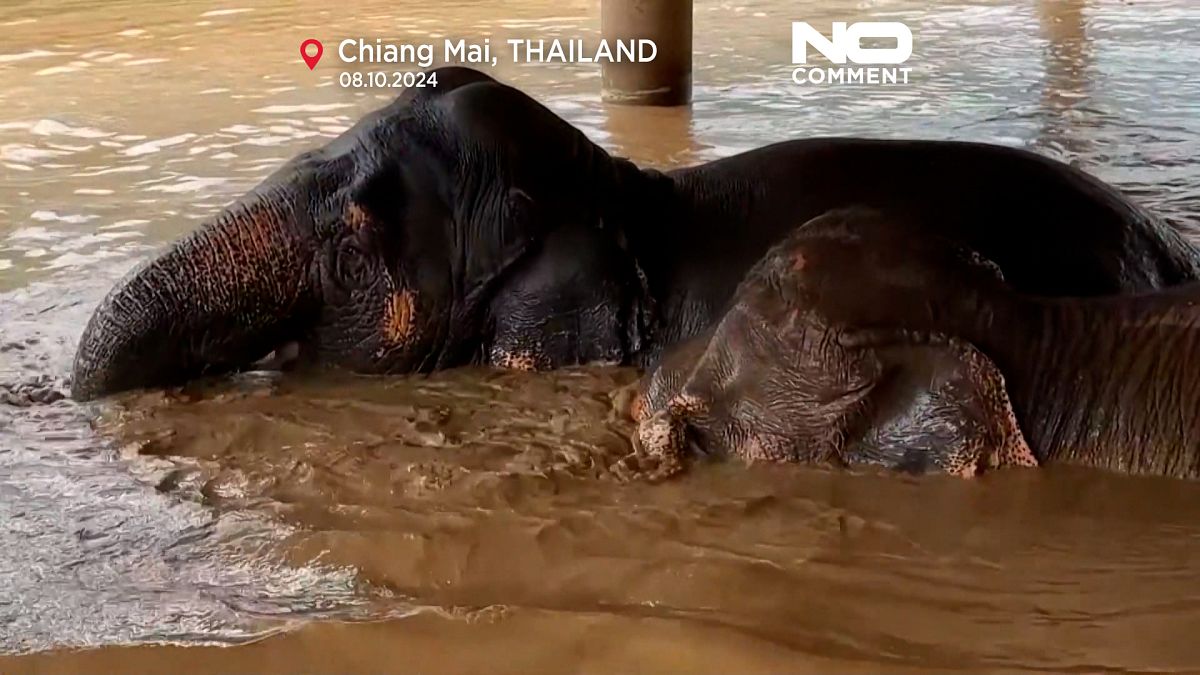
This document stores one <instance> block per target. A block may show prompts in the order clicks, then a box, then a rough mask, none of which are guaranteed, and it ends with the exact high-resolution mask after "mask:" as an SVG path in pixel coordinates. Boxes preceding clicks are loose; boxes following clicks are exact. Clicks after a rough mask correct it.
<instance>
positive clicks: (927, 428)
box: [636, 208, 1200, 478]
mask: <svg viewBox="0 0 1200 675" xmlns="http://www.w3.org/2000/svg"><path fill="white" fill-rule="evenodd" d="M1193 357H1196V358H1193ZM1198 378H1200V284H1196V283H1192V284H1186V285H1182V286H1179V287H1175V288H1170V289H1164V290H1160V291H1156V292H1149V293H1142V294H1132V295H1122V296H1110V297H1104V298H1046V297H1040V296H1030V295H1028V294H1024V293H1021V292H1019V291H1017V290H1015V289H1014V288H1013V287H1012V285H1011V284H1010V283H1009V282H1008V280H1007V279H1006V278H1005V276H1004V273H1003V271H1002V270H1001V269H1000V268H999V267H997V266H996V265H994V264H993V263H992V262H991V261H989V260H987V259H986V258H985V257H983V256H981V255H980V254H979V253H978V252H977V251H973V250H971V249H970V248H969V247H966V246H964V245H963V244H962V243H961V242H960V241H958V240H956V239H953V238H949V237H943V236H929V234H928V230H927V228H925V227H924V226H923V225H921V223H920V222H919V221H909V220H906V219H905V218H903V217H898V216H894V215H891V214H887V213H886V212H878V211H873V210H870V209H855V208H851V209H839V210H835V211H832V212H830V213H827V214H824V215H822V216H819V217H817V218H815V219H813V220H812V221H810V222H808V223H806V224H805V225H804V226H803V227H800V228H797V229H796V230H795V231H793V232H792V233H791V234H790V235H788V236H787V237H785V238H784V240H783V241H782V242H781V243H779V244H777V245H776V246H775V247H774V248H772V250H771V251H769V252H768V253H767V255H766V256H764V257H763V259H762V260H761V261H759V263H758V264H756V265H755V266H754V267H753V268H752V269H751V271H750V272H749V273H748V274H747V275H746V277H745V279H744V280H743V282H742V284H741V285H740V286H739V288H738V290H737V291H736V293H735V294H734V298H733V301H732V302H731V303H730V306H729V308H728V310H727V311H726V312H725V313H724V314H723V316H722V317H721V318H720V319H719V320H718V321H716V322H715V323H714V325H713V326H712V327H710V328H709V329H708V330H707V331H706V332H705V333H704V334H702V335H700V336H697V337H696V338H693V339H692V340H691V341H689V342H687V343H684V344H682V345H680V346H677V347H675V348H674V349H672V350H671V352H670V353H669V354H668V356H667V357H666V358H664V359H663V360H662V362H661V363H660V365H659V367H658V368H657V369H656V370H655V371H653V372H652V373H651V374H650V375H649V376H648V377H647V378H646V382H645V391H644V398H643V399H641V401H642V404H641V405H640V406H639V407H638V409H637V410H636V416H637V417H638V418H639V419H640V424H639V429H638V435H637V437H638V440H640V442H641V445H642V449H643V451H645V453H646V454H648V455H650V456H656V457H658V458H660V459H662V460H667V461H659V462H656V463H653V464H651V465H650V466H652V467H653V470H654V471H655V472H656V473H658V474H660V475H661V474H663V473H664V472H665V473H671V472H674V471H676V470H678V469H679V468H681V467H682V462H681V460H682V459H683V457H682V455H683V453H684V452H685V450H687V449H688V448H689V447H695V448H699V449H700V450H702V451H704V452H713V453H729V454H733V455H740V456H742V457H745V458H748V459H768V460H789V461H816V462H823V463H833V464H839V465H853V464H875V465H883V466H887V467H891V468H896V469H902V470H911V471H917V472H925V471H944V472H947V473H952V474H957V475H963V476H972V475H975V474H976V473H978V472H980V471H984V470H987V469H990V468H993V467H996V466H1000V465H1026V466H1032V465H1040V464H1046V463H1071V464H1081V465H1086V466H1094V467H1100V468H1105V469H1110V470H1116V471H1122V472H1128V473H1137V474H1147V475H1163V476H1174V477H1185V478H1200V389H1197V387H1196V382H1197V379H1198Z"/></svg>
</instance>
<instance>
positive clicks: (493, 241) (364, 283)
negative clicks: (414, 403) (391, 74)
mask: <svg viewBox="0 0 1200 675" xmlns="http://www.w3.org/2000/svg"><path fill="white" fill-rule="evenodd" d="M433 72H434V73H435V74H436V76H437V81H438V86H437V87H436V88H432V89H428V88H427V89H411V90H408V91H407V92H405V94H403V95H402V96H400V97H399V98H398V99H397V100H396V101H395V102H393V103H392V104H391V105H389V106H387V107H385V108H383V109H380V110H378V111H376V112H374V113H372V114H370V115H368V116H366V117H365V118H364V119H363V120H361V121H360V122H359V123H358V124H357V125H355V127H354V128H352V129H350V130H349V131H347V132H346V133H344V134H343V135H342V136H340V137H338V138H337V139H334V140H333V141H331V142H330V143H329V144H328V145H326V146H325V147H323V148H320V149H317V150H314V151H311V152H308V153H305V154H303V155H301V156H299V157H297V158H295V159H293V160H291V161H290V162H288V163H287V164H286V165H284V166H283V167H282V168H281V169H279V170H278V171H277V172H276V173H275V174H273V175H272V176H270V177H269V178H268V179H267V180H266V181H264V182H263V183H262V184H261V185H259V186H258V187H257V188H255V189H254V190H252V191H251V192H250V193H249V194H248V195H246V196H244V197H243V198H242V199H240V200H238V202H237V203H235V204H234V205H233V206H230V207H229V208H227V209H226V210H225V211H224V212H223V213H221V214H220V215H218V216H217V217H216V218H215V219H213V220H212V221H210V222H208V223H206V224H204V225H203V226H201V227H200V228H199V229H198V230H196V231H194V232H192V233H191V234H189V235H187V236H185V237H184V238H183V239H181V240H180V241H178V242H176V243H175V244H173V245H172V246H170V247H169V248H168V249H167V250H166V251H165V252H164V253H162V254H161V255H159V256H158V257H156V258H154V259H152V260H150V261H149V262H147V263H145V264H144V265H142V266H141V267H139V268H138V269H136V270H134V271H133V272H132V273H131V274H130V275H129V276H127V277H126V278H125V279H124V280H123V281H121V282H120V283H119V284H117V286H116V287H115V288H114V289H113V290H112V291H111V292H110V293H109V295H108V296H107V297H106V298H105V300H104V301H103V302H102V303H101V304H100V306H99V308H98V309H97V310H96V312H95V314H94V315H93V316H92V318H91V321H90V322H89V323H88V325H87V327H86V329H85V330H84V333H83V337H82V338H81V341H80V344H79V348H78V352H77V354H76V357H75V363H74V373H73V378H72V379H73V381H72V393H73V396H74V397H75V398H77V399H80V400H86V399H90V398H95V397H97V396H102V395H105V394H109V393H113V392H117V391H121V390H125V389H132V388H139V387H152V386H164V385H170V384H176V383H181V382H183V381H186V380H188V379H190V378H194V377H197V376H200V375H205V374H214V373H221V372H229V371H235V370H238V369H242V368H245V367H247V366H249V365H250V364H253V363H255V362H256V361H257V360H259V359H261V358H262V357H264V356H266V355H268V354H270V353H272V352H274V351H276V350H278V349H280V348H281V347H283V346H285V345H288V346H291V345H293V344H294V345H297V346H298V347H299V351H300V353H302V354H304V355H306V356H308V357H312V358H314V359H316V360H319V361H321V362H325V363H330V364H334V365H337V366H341V367H345V368H348V369H351V370H354V371H359V372H415V371H429V370H433V369H436V368H441V367H449V366H453V365H457V364H461V363H465V362H469V361H470V360H472V359H473V358H475V357H476V356H477V355H478V354H479V353H481V352H482V351H485V350H486V349H487V345H486V344H484V342H486V340H487V331H488V330H489V329H490V327H491V326H492V324H494V322H495V317H494V316H492V315H491V314H490V313H489V312H490V311H491V310H490V308H492V307H494V306H496V305H497V303H496V301H495V300H496V295H497V294H498V293H500V292H502V289H503V288H504V287H505V286H506V285H507V284H511V283H513V279H511V278H510V277H511V276H512V275H513V274H515V273H517V272H515V271H519V270H520V269H523V268H528V267H529V265H530V259H531V258H536V256H537V255H538V251H539V247H540V245H541V243H542V242H543V241H544V240H545V239H546V238H547V237H548V236H549V235H550V234H552V233H553V232H556V231H559V230H562V229H564V228H577V229H579V230H580V231H585V232H588V233H591V234H589V236H594V235H595V233H599V232H601V231H602V230H601V226H602V223H604V222H605V221H611V220H612V219H613V218H616V217H619V216H618V215H617V214H616V211H617V209H619V208H621V207H620V204H621V203H622V198H621V197H620V193H621V192H622V191H623V190H625V189H626V188H628V187H630V186H632V185H636V184H638V183H640V182H642V181H644V180H646V179H647V178H646V174H643V173H642V172H641V171H640V170H638V169H637V168H636V167H634V166H633V165H632V164H630V163H629V162H627V161H625V160H619V159H614V158H612V157H610V156H608V155H607V154H606V153H605V152H604V151H603V150H601V149H600V148H599V147H597V146H596V145H594V144H593V143H591V142H590V141H589V140H588V139H587V138H586V137H585V136H584V135H583V134H582V133H580V132H579V131H578V130H576V129H574V128H573V127H571V126H570V125H568V124H567V123H566V122H565V121H563V120H562V119H560V118H559V117H557V116H556V115H554V114H553V113H552V112H550V111H549V110H548V109H546V108H545V107H543V106H541V105H540V104H538V103H536V102H535V101H533V100H532V99H530V98H529V97H527V96H525V95H524V94H522V93H521V92H519V91H517V90H516V89H513V88H511V87H508V86H505V85H503V84H500V83H498V82H496V81H494V80H492V79H491V78H490V77H488V76H486V75H483V74H482V73H478V72H476V71H473V70H469V69H465V68H442V69H438V70H436V71H433ZM605 236H607V235H605ZM612 241H616V238H615V237H614V238H612ZM610 248H611V247H610ZM614 250H615V249H614ZM606 251H607V253H606V255H616V254H614V253H612V251H611V250H608V249H606ZM615 277H616V278H617V281H618V283H619V284H621V285H622V288H624V284H625V283H626V278H627V275H624V273H623V272H621V273H616V274H615ZM606 281H612V280H606ZM609 286H611V284H609ZM635 291H636V289H632V290H630V292H631V293H634V292H635ZM500 304H503V303H500ZM619 311H620V310H619V309H617V308H614V313H618V312H619ZM614 320H615V319H614Z"/></svg>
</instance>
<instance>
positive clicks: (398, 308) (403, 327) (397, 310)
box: [382, 288, 416, 345]
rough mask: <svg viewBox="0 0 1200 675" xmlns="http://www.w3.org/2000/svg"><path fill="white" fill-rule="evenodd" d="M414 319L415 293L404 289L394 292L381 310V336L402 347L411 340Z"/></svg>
mask: <svg viewBox="0 0 1200 675" xmlns="http://www.w3.org/2000/svg"><path fill="white" fill-rule="evenodd" d="M415 318H416V293H414V292H413V291H411V290H409V289H407V288H405V289H401V290H399V291H394V292H393V293H392V294H391V295H390V296H389V297H388V300H387V303H386V304H385V305H384V308H383V325H382V330H383V336H384V338H385V339H386V340H387V341H388V342H390V343H392V344H394V345H403V344H405V343H406V342H408V340H409V339H410V338H412V335H413V330H414V319H415Z"/></svg>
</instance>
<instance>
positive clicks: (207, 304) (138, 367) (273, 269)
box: [71, 193, 313, 400]
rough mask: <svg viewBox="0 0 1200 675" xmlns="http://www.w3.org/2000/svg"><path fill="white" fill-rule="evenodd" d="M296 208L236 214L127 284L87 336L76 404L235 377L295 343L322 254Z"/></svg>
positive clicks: (283, 205)
mask: <svg viewBox="0 0 1200 675" xmlns="http://www.w3.org/2000/svg"><path fill="white" fill-rule="evenodd" d="M288 203H289V202H288V201H287V200H285V199H280V198H279V195H277V194H270V193H268V194H259V195H256V196H254V197H251V198H249V199H248V200H246V201H243V202H240V203H238V204H235V205H234V206H232V207H230V208H229V209H227V210H226V211H225V212H223V213H222V214H221V215H220V216H219V217H218V218H217V219H216V220H214V221H212V222H209V223H207V224H206V225H204V226H202V227H201V228H200V229H198V230H196V231H195V232H192V233H191V234H190V235H188V236H186V237H185V238H183V239H181V240H180V241H178V242H176V243H175V244H173V245H172V246H171V248H169V249H168V250H167V251H166V252H165V253H163V254H161V255H160V256H158V257H157V258H155V259H153V260H151V261H150V262H149V263H147V264H145V265H143V266H141V267H140V268H138V269H136V270H135V271H133V272H131V273H130V274H129V275H128V276H127V277H126V278H125V279H124V280H122V281H121V282H120V283H118V284H117V285H116V287H115V288H113V290H112V291H111V292H109V294H108V296H107V297H106V298H105V299H104V300H103V301H102V302H101V303H100V306H99V307H98V308H97V309H96V311H95V313H94V314H93V315H92V318H91V320H90V321H89V322H88V325H87V328H86V329H84V332H83V337H82V338H81V339H80V343H79V348H78V351H77V352H76V355H75V363H74V368H73V374H72V384H71V393H72V396H73V397H74V398H76V399H77V400H88V399H92V398H97V397H100V396H104V395H106V394H111V393H115V392H118V391H123V390H126V389H135V388H140V387H153V386H165V385H171V384H176V383H181V382H184V381H186V380H187V379H189V378H192V377H196V376H200V375H204V374H207V373H219V372H226V371H230V370H235V369H237V368H239V367H242V366H245V365H247V364H250V363H252V362H253V361H254V360H255V359H258V358H260V357H262V356H264V355H266V354H268V353H269V352H270V351H271V350H273V349H275V348H276V347H277V346H279V345H281V344H283V343H284V342H286V341H287V340H289V339H293V338H295V337H296V336H295V331H296V330H297V321H298V319H299V318H300V317H301V316H302V315H303V313H304V310H305V306H306V304H311V303H310V302H309V301H310V299H311V297H312V295H313V294H312V291H311V286H312V283H311V281H310V277H309V274H308V267H309V265H308V261H309V260H311V258H312V248H313V247H312V246H311V244H310V243H309V242H310V241H311V239H312V234H311V233H308V234H307V235H305V234H304V233H303V232H301V231H300V229H301V228H300V227H299V226H298V222H297V218H296V216H297V214H296V213H294V212H293V209H292V208H291V207H289V206H288ZM305 222H308V221H307V219H305Z"/></svg>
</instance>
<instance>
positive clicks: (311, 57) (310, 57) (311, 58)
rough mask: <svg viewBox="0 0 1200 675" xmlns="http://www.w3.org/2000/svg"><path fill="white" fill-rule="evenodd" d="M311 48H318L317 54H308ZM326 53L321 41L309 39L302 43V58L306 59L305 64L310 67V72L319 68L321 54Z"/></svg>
mask: <svg viewBox="0 0 1200 675" xmlns="http://www.w3.org/2000/svg"><path fill="white" fill-rule="evenodd" d="M309 46H312V47H316V50H315V51H316V53H315V54H309V53H308V48H309ZM324 51H325V48H324V47H322V46H321V41H320V40H314V39H312V38H309V39H307V40H305V41H304V42H301V43H300V58H302V59H304V63H305V65H307V66H308V69H309V70H312V69H313V68H316V67H317V61H320V60H321V54H322V53H324Z"/></svg>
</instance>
